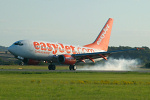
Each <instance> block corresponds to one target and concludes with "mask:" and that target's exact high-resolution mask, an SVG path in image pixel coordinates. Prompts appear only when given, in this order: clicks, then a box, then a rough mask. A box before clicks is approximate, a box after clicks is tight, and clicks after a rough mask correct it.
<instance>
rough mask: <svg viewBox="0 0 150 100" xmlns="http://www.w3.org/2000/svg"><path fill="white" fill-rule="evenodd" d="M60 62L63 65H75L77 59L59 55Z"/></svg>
mask: <svg viewBox="0 0 150 100" xmlns="http://www.w3.org/2000/svg"><path fill="white" fill-rule="evenodd" d="M58 62H59V63H62V64H68V65H74V64H75V63H76V59H75V58H74V57H72V56H71V55H66V54H64V55H59V56H58Z"/></svg>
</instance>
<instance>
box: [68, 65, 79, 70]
mask: <svg viewBox="0 0 150 100" xmlns="http://www.w3.org/2000/svg"><path fill="white" fill-rule="evenodd" d="M69 69H70V70H76V69H77V67H76V66H75V65H70V66H69Z"/></svg>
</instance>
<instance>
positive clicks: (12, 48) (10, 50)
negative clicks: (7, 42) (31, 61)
mask: <svg viewBox="0 0 150 100" xmlns="http://www.w3.org/2000/svg"><path fill="white" fill-rule="evenodd" d="M8 51H9V52H10V53H11V54H13V55H14V51H15V50H14V46H13V45H11V46H10V47H8Z"/></svg>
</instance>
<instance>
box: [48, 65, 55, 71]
mask: <svg viewBox="0 0 150 100" xmlns="http://www.w3.org/2000/svg"><path fill="white" fill-rule="evenodd" d="M48 69H49V70H55V69H56V66H55V65H52V64H50V65H49V66H48Z"/></svg>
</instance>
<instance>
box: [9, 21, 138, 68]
mask: <svg viewBox="0 0 150 100" xmlns="http://www.w3.org/2000/svg"><path fill="white" fill-rule="evenodd" d="M112 24H113V19H112V18H109V19H108V21H107V23H106V24H105V26H104V27H103V29H102V31H101V32H100V33H99V35H98V37H97V38H96V40H95V41H94V42H93V43H91V44H87V45H84V46H81V47H80V46H73V45H66V44H62V43H53V42H45V41H35V40H20V41H17V42H15V43H13V44H12V45H11V46H10V47H9V48H8V51H9V52H10V53H12V54H13V55H14V56H15V57H16V58H17V59H20V60H22V61H23V62H26V63H28V64H36V63H37V62H39V61H47V62H49V63H50V64H49V66H48V69H49V70H55V65H54V64H55V63H59V64H67V65H70V66H69V69H70V70H76V66H75V64H76V63H79V62H84V63H85V62H86V61H87V60H91V61H92V62H95V60H101V59H105V60H107V57H108V55H110V54H111V53H117V52H122V51H129V50H118V51H107V50H108V44H109V39H110V34H111V29H112ZM137 49H138V48H137ZM130 50H136V49H130Z"/></svg>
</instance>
